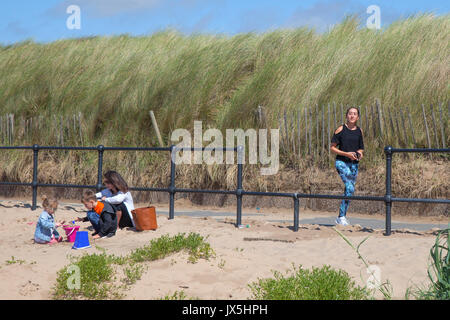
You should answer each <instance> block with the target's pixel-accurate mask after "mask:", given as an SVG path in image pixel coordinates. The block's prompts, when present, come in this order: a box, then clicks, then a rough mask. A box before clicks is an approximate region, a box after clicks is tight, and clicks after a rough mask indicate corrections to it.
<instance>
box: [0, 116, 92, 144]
mask: <svg viewBox="0 0 450 320" xmlns="http://www.w3.org/2000/svg"><path fill="white" fill-rule="evenodd" d="M85 127H86V126H85V125H84V122H83V116H82V114H81V112H79V113H77V114H73V115H70V116H56V115H54V116H53V118H51V119H44V117H43V116H35V117H30V118H25V117H23V116H19V117H18V116H15V115H14V114H12V113H8V114H4V115H0V143H1V144H2V145H4V146H12V145H17V143H20V144H23V145H25V144H32V143H35V142H37V141H36V138H37V137H42V136H44V135H45V136H50V137H52V138H53V139H54V142H53V143H55V144H56V145H58V146H65V145H73V144H76V145H80V146H83V145H84V142H85V140H86V139H85V138H84V131H85V129H84V128H85Z"/></svg>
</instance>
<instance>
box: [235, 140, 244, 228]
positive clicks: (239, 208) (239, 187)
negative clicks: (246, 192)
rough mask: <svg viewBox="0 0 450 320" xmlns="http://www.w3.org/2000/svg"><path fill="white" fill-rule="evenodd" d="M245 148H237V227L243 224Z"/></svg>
mask: <svg viewBox="0 0 450 320" xmlns="http://www.w3.org/2000/svg"><path fill="white" fill-rule="evenodd" d="M243 159H244V155H243V147H242V146H238V147H237V163H238V172H237V189H236V227H239V226H240V225H241V224H242V191H243V190H242V164H243Z"/></svg>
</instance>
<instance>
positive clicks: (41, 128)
mask: <svg viewBox="0 0 450 320" xmlns="http://www.w3.org/2000/svg"><path fill="white" fill-rule="evenodd" d="M446 105H447V108H445V106H446ZM349 107H350V106H348V105H345V106H344V105H343V104H339V105H338V104H336V103H327V104H323V105H317V104H316V105H314V106H311V105H309V106H299V107H298V108H295V109H281V110H280V111H279V113H278V114H277V115H276V117H277V120H278V128H279V129H280V154H285V155H289V156H292V157H301V156H314V157H318V158H319V159H323V160H324V161H323V162H324V163H326V162H327V160H330V159H332V158H333V157H334V156H333V155H331V154H330V142H331V137H332V135H333V132H334V130H335V129H336V128H337V127H338V126H339V125H341V124H343V123H344V121H345V112H346V110H347V109H348V108H349ZM357 107H358V108H359V110H360V120H359V126H360V127H361V128H362V130H363V132H364V139H365V141H364V142H365V145H366V148H367V147H369V148H370V149H372V150H374V151H376V152H379V150H378V149H379V148H384V146H386V145H391V146H393V147H397V148H422V147H424V148H446V147H447V137H448V122H449V116H448V115H449V113H450V111H449V108H450V103H447V104H444V103H439V104H437V105H429V106H426V105H424V104H422V105H421V108H415V109H414V110H415V112H416V114H414V115H413V114H412V113H411V110H413V109H412V108H409V107H406V106H405V107H391V106H386V105H382V104H381V103H380V101H379V100H376V101H375V103H374V104H372V105H368V106H357ZM418 110H421V113H420V114H419V113H417V112H418ZM255 115H256V120H257V123H258V125H259V127H260V128H269V127H272V126H271V125H270V124H269V122H268V120H267V110H266V108H265V107H264V106H258V107H257V108H256V111H255ZM83 119H84V117H83V115H82V113H81V112H78V113H75V114H72V115H66V116H56V115H54V116H53V117H52V118H51V119H44V118H43V116H35V117H30V118H25V117H23V116H17V115H14V114H4V115H0V143H1V144H2V145H4V146H8V145H10V146H12V145H18V143H19V144H23V145H26V144H32V143H36V141H37V140H36V139H37V137H42V136H43V135H46V136H50V137H51V138H52V139H53V141H51V142H52V143H54V144H55V145H59V146H66V145H79V146H83V145H84V143H85V141H86V140H87V139H86V136H85V134H86V131H87V130H86V128H87V125H86V123H85V121H84V120H83ZM44 120H45V121H44ZM47 141H48V140H47ZM366 150H367V149H366ZM366 153H367V151H366Z"/></svg>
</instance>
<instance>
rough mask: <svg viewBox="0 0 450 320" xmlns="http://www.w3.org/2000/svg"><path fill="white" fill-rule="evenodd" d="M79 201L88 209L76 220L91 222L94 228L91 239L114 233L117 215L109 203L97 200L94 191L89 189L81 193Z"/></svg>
mask: <svg viewBox="0 0 450 320" xmlns="http://www.w3.org/2000/svg"><path fill="white" fill-rule="evenodd" d="M81 202H82V203H83V204H84V206H85V207H86V209H88V210H89V211H88V213H87V216H86V217H84V218H77V219H76V221H83V222H86V221H90V222H91V224H92V226H93V227H94V230H95V232H94V233H93V234H92V236H93V237H92V238H93V239H99V238H104V237H108V238H110V237H112V236H114V235H115V234H116V230H117V216H116V212H115V210H114V209H113V207H112V206H111V205H110V204H109V203H106V202H101V201H99V200H97V197H96V195H95V193H94V192H92V191H90V190H87V191H85V192H84V193H83V197H82V198H81Z"/></svg>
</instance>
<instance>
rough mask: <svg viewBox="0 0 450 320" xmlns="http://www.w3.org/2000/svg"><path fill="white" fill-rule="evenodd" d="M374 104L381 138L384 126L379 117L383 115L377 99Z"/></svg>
mask: <svg viewBox="0 0 450 320" xmlns="http://www.w3.org/2000/svg"><path fill="white" fill-rule="evenodd" d="M375 105H376V108H377V114H378V126H379V127H380V137H381V139H382V140H383V138H384V128H383V123H382V121H381V118H382V117H383V115H382V111H381V106H380V101H379V100H378V99H376V100H375Z"/></svg>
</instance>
